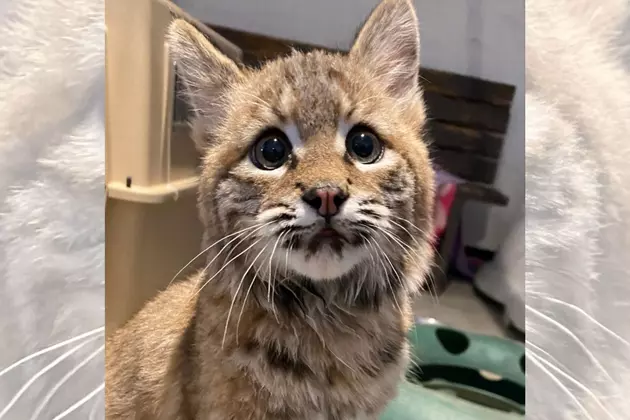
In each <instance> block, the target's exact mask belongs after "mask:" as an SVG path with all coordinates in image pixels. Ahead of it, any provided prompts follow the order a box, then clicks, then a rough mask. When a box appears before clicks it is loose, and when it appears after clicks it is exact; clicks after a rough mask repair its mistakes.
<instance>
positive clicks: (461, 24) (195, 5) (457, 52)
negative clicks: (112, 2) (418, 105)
mask: <svg viewBox="0 0 630 420" xmlns="http://www.w3.org/2000/svg"><path fill="white" fill-rule="evenodd" d="M176 2H177V3H178V4H179V5H180V6H182V7H183V8H184V9H185V10H187V11H188V12H189V13H191V14H192V15H194V16H195V17H197V18H198V19H200V20H203V21H206V22H210V23H215V24H218V25H222V26H229V27H233V28H237V29H241V30H247V31H250V32H257V33H261V34H265V35H270V36H276V37H280V38H285V39H291V40H296V41H302V42H308V43H313V44H319V45H323V46H326V47H343V48H348V47H349V45H350V42H351V40H352V37H353V35H354V33H355V31H356V29H357V28H358V27H359V25H360V24H361V22H362V21H363V19H364V18H365V17H366V16H367V15H368V13H369V12H370V10H371V9H372V8H373V7H374V6H375V5H376V3H377V2H378V0H352V1H350V0H344V1H341V0H319V1H312V0H265V1H252V0H213V1H208V0H179V1H176ZM415 4H416V7H417V10H418V18H419V20H420V30H421V37H422V41H421V42H422V64H423V66H425V67H432V68H436V69H442V70H448V71H453V72H457V73H463V74H468V75H472V76H478V77H482V78H487V79H490V80H495V81H501V82H506V83H510V84H513V85H516V86H517V97H516V99H515V103H514V107H513V110H512V118H511V123H510V127H509V131H508V135H507V139H506V144H505V149H504V152H503V158H502V162H501V165H500V168H499V174H498V177H497V182H496V185H497V186H498V188H500V189H501V190H502V191H504V192H505V193H506V194H508V195H509V196H510V206H509V207H508V208H506V209H492V210H491V211H490V220H491V221H492V223H491V224H490V225H488V226H486V224H485V223H484V220H485V217H484V215H485V210H484V209H483V207H481V206H478V205H472V204H471V205H469V208H468V209H467V211H466V216H465V217H466V220H467V223H466V226H467V229H466V232H465V240H466V242H467V243H472V242H476V243H477V245H478V246H482V247H486V248H490V249H492V248H495V247H496V246H498V245H499V244H500V242H501V240H502V238H503V237H504V236H505V235H506V234H507V230H508V229H509V227H510V225H511V223H512V221H513V220H515V219H516V218H517V217H518V216H519V214H520V213H522V211H523V210H522V209H523V205H524V194H525V181H524V177H525V175H524V147H525V146H524V137H525V133H524V119H525V117H524V112H525V111H524V99H523V98H524V96H523V95H524V84H525V83H524V80H525V56H524V55H525V5H524V0H415Z"/></svg>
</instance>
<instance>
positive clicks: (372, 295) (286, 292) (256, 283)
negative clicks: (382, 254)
mask: <svg viewBox="0 0 630 420" xmlns="http://www.w3.org/2000/svg"><path fill="white" fill-rule="evenodd" d="M246 269H247V267H241V268H240V269H239V268H238V266H235V267H234V268H232V269H230V270H226V272H225V273H222V275H221V276H218V277H217V278H214V279H212V280H211V281H210V282H209V283H208V284H207V285H206V286H205V288H204V289H203V290H202V291H201V293H200V296H199V302H198V305H199V311H198V312H200V314H206V316H207V317H209V318H211V320H209V322H210V323H217V324H219V325H217V326H216V327H217V329H218V330H220V332H221V333H222V335H225V337H222V342H224V343H225V342H229V341H231V340H233V339H234V340H235V341H238V340H237V339H236V337H241V338H245V339H246V337H247V336H248V335H251V332H250V331H249V330H250V328H256V326H257V325H259V324H260V323H265V324H266V325H267V327H269V328H279V329H292V330H296V329H300V328H308V329H311V330H314V331H315V333H316V334H318V335H322V334H324V335H326V336H328V337H329V338H331V339H332V338H333V337H334V336H335V334H339V333H347V332H348V331H350V332H351V331H352V330H353V329H354V328H363V327H360V326H359V324H362V323H363V322H365V320H366V319H368V318H372V317H385V318H388V319H390V321H392V320H393V319H400V320H401V322H403V323H404V322H405V321H404V320H405V319H408V318H410V317H409V298H408V295H407V292H406V291H405V290H404V282H403V281H402V279H401V278H400V277H399V276H396V275H392V276H381V275H379V274H380V273H378V272H374V271H370V270H368V269H365V270H361V269H360V270H356V271H354V272H352V273H351V274H349V275H346V276H344V277H342V278H339V279H336V280H324V281H314V280H311V279H308V278H304V277H301V276H298V275H288V276H286V277H283V278H282V280H277V281H275V282H271V283H270V282H268V281H266V279H263V278H260V277H257V276H255V274H253V273H251V274H250V273H247V274H245V275H244V272H245V270H246ZM252 271H253V270H252ZM211 273H212V270H208V271H207V273H205V274H204V276H203V277H202V283H201V284H203V283H205V282H206V281H208V279H210V278H211V277H212V276H211ZM204 279H205V280H204ZM241 342H242V341H241Z"/></svg>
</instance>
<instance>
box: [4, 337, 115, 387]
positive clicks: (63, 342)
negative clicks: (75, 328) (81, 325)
mask: <svg viewBox="0 0 630 420" xmlns="http://www.w3.org/2000/svg"><path fill="white" fill-rule="evenodd" d="M104 331H105V327H99V328H95V329H93V330H91V331H88V332H85V333H83V334H80V335H77V336H76V337H72V338H70V339H68V340H65V341H62V342H60V343H57V344H54V345H52V346H50V347H46V348H45V349H42V350H39V351H37V352H35V353H32V354H29V355H28V356H25V357H23V358H22V359H20V360H18V361H17V362H15V363H13V364H12V365H11V366H9V367H6V368H4V369H3V370H2V372H0V377H1V376H2V375H4V374H5V373H7V372H10V371H11V370H13V369H15V368H16V367H18V366H20V365H22V364H24V363H26V362H28V361H29V360H31V359H34V358H36V357H37V356H41V355H42V354H46V353H49V352H51V351H53V350H57V349H58V348H60V347H63V346H66V345H68V344H70V343H74V342H75V341H79V340H81V339H83V338H86V337H89V336H91V335H94V334H98V333H101V332H104Z"/></svg>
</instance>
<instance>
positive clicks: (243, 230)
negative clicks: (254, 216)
mask: <svg viewBox="0 0 630 420" xmlns="http://www.w3.org/2000/svg"><path fill="white" fill-rule="evenodd" d="M260 226H261V225H260V224H257V225H253V226H249V227H246V228H245V229H241V230H239V231H238V232H234V233H230V234H229V235H225V236H224V237H223V238H221V239H219V240H218V241H216V242H215V243H213V244H212V245H209V246H208V247H206V249H204V250H203V251H201V252H200V253H199V254H197V255H195V256H194V257H193V259H192V260H190V261H188V263H187V264H186V265H185V266H183V267H182V268H181V269H180V270H179V271H178V272H177V273H176V274H175V275H174V276H173V278H172V279H171V281H169V282H168V285H169V286H170V285H171V283H173V281H174V280H175V279H176V278H177V277H178V276H179V275H180V274H182V272H183V271H184V270H186V269H187V268H188V267H190V264H192V263H193V262H195V261H196V260H197V258H199V257H201V256H202V255H203V254H205V253H206V252H208V251H209V250H210V248H212V247H213V246H215V245H217V244H219V243H220V242H222V241H224V240H226V239H227V238H230V237H232V236H235V235H239V234H241V233H243V232H246V231H248V230H250V229H254V228H256V227H260ZM167 287H168V286H167Z"/></svg>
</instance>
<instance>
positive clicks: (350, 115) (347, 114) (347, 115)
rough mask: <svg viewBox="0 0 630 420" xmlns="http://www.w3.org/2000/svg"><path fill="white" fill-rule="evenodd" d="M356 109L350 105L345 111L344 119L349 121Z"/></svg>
mask: <svg viewBox="0 0 630 420" xmlns="http://www.w3.org/2000/svg"><path fill="white" fill-rule="evenodd" d="M356 111H357V109H356V108H355V107H352V108H350V109H349V110H348V112H346V121H349V120H351V119H352V115H354V113H355V112H356Z"/></svg>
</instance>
